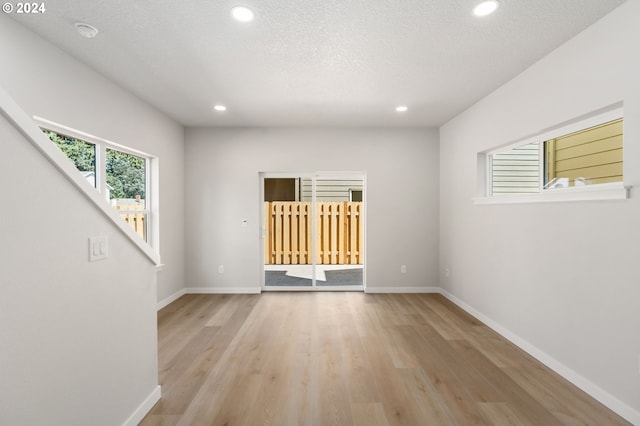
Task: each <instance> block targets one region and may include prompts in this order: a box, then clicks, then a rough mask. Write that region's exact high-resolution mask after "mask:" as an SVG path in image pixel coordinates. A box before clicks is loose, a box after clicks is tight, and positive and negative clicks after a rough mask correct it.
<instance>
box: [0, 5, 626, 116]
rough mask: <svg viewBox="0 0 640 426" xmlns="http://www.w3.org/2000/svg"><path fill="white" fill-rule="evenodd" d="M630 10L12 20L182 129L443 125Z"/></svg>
mask: <svg viewBox="0 0 640 426" xmlns="http://www.w3.org/2000/svg"><path fill="white" fill-rule="evenodd" d="M623 2H624V0H501V7H500V8H499V9H498V11H497V12H496V13H495V14H494V15H491V16H488V17H485V18H477V17H475V16H473V15H472V8H473V6H474V5H475V4H477V3H478V0H269V1H259V0H188V1H181V0H54V1H47V2H45V5H46V7H47V10H46V12H45V13H44V14H41V15H17V14H15V13H14V14H11V17H12V18H13V19H15V20H17V21H19V22H21V23H22V24H23V25H25V26H26V27H28V28H29V29H31V30H33V31H34V32H36V33H38V34H40V35H41V36H43V37H44V38H46V39H48V40H50V41H51V42H53V43H54V44H56V45H58V46H59V47H60V48H62V49H63V50H65V51H67V52H68V53H70V54H71V55H73V56H74V57H76V58H78V59H79V60H80V61H82V62H84V63H86V64H87V65H89V66H90V67H92V68H94V69H95V70H97V71H99V72H100V73H102V74H103V75H105V76H106V77H108V78H109V79H111V80H113V81H115V82H117V83H118V84H120V85H121V86H123V87H125V88H126V89H128V90H129V91H131V92H133V93H135V94H136V95H137V96H139V97H140V98H142V99H144V100H146V101H147V102H149V103H150V104H152V105H154V106H156V107H157V108H158V109H160V110H161V111H164V112H165V113H166V114H167V115H169V116H170V117H173V118H174V119H175V120H177V121H179V122H180V123H182V124H183V125H185V126H439V125H441V124H444V123H445V122H446V121H447V120H449V119H450V118H452V117H454V116H455V115H457V114H458V113H460V112H462V111H463V110H465V109H466V108H468V107H469V106H471V105H472V104H473V103H475V102H477V101H478V100H480V99H481V98H482V97H484V96H486V95H487V94H489V93H490V92H491V91H493V90H494V89H496V88H497V87H499V86H501V85H502V84H504V83H505V82H507V81H508V80H510V79H512V78H513V77H515V76H516V75H517V74H518V73H520V72H521V71H523V70H524V69H525V68H527V67H528V66H530V65H531V64H533V63H534V62H536V61H538V60H539V59H541V58H542V57H543V56H544V55H546V54H547V53H549V52H550V51H552V50H553V49H555V48H556V47H558V46H559V45H561V44H562V43H564V42H565V41H567V40H568V39H570V38H571V37H572V36H574V35H575V34H577V33H578V32H580V31H581V30H583V29H584V28H586V27H587V26H589V25H590V24H592V23H593V22H595V21H596V20H597V19H599V18H600V17H602V16H603V15H605V14H606V13H608V12H609V11H611V10H613V9H614V8H615V7H617V6H618V5H620V4H622V3H623ZM238 4H242V5H246V6H249V7H251V8H252V9H253V10H254V11H255V14H256V19H255V20H254V21H253V22H251V23H248V24H242V23H239V22H236V21H234V20H233V19H232V18H231V16H230V10H231V8H232V7H233V6H236V5H238ZM78 21H81V22H86V23H88V24H91V25H93V26H95V27H97V28H98V29H99V30H100V33H99V34H98V36H97V37H96V38H94V39H85V38H81V37H80V36H79V35H78V34H77V32H76V31H75V28H74V26H73V24H74V23H75V22H78ZM216 103H221V104H224V105H226V106H227V107H228V110H227V111H225V112H223V113H219V112H214V111H213V108H212V107H213V105H214V104H216ZM400 104H404V105H407V106H408V107H409V111H408V112H406V113H402V114H400V113H396V112H395V107H396V106H397V105H400Z"/></svg>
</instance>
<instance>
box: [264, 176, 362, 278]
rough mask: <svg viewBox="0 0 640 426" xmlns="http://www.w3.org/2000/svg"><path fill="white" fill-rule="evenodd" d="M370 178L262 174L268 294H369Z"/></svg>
mask: <svg viewBox="0 0 640 426" xmlns="http://www.w3.org/2000/svg"><path fill="white" fill-rule="evenodd" d="M365 178H366V176H365V174H364V173H361V172H344V173H324V172H323V173H320V172H316V173H261V174H260V187H261V200H260V201H261V203H260V205H261V208H262V215H261V217H262V239H261V241H260V244H261V249H262V254H263V256H262V261H261V263H262V272H263V273H262V274H261V275H262V288H263V289H264V290H275V291H277V290H286V291H292V290H357V291H362V290H364V288H365V252H364V247H365V221H366V215H365V199H366V192H365V181H366V179H365Z"/></svg>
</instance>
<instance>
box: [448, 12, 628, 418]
mask: <svg viewBox="0 0 640 426" xmlns="http://www.w3.org/2000/svg"><path fill="white" fill-rule="evenodd" d="M639 16H640V2H637V1H628V2H626V3H625V4H623V5H622V6H621V7H620V8H619V9H617V10H615V11H614V12H612V13H611V14H610V15H608V16H606V17H605V18H603V19H602V20H601V21H599V22H598V23H596V24H595V25H593V26H592V27H590V28H588V29H587V30H586V31H584V32H583V33H582V34H580V35H578V36H577V37H576V38H574V39H573V40H571V41H569V42H568V43H566V44H565V45H564V46H562V47H560V48H559V49H557V50H556V51H554V52H553V53H551V54H550V55H548V56H547V57H545V58H544V59H542V60H541V61H540V62H538V63H537V64H535V65H534V66H532V67H531V68H530V69H528V70H527V71H525V72H524V73H523V74H521V75H520V76H518V77H517V78H515V79H514V80H512V81H511V82H509V83H508V84H506V85H504V86H503V87H501V88H500V89H499V90H497V91H496V92H494V93H493V94H491V95H490V96H488V97H487V98H485V99H484V100H482V101H481V102H479V103H478V104H476V105H475V106H473V107H472V108H470V109H469V110H467V111H466V112H464V113H463V114H461V115H460V116H458V117H456V118H455V119H453V120H452V121H451V122H449V123H447V124H446V125H445V126H443V127H442V128H441V131H440V138H441V163H440V170H441V174H440V177H441V192H440V194H441V196H440V200H441V205H440V225H441V228H440V232H441V246H440V283H441V286H442V287H443V288H444V289H445V290H446V291H448V292H450V293H452V294H453V295H454V296H456V297H458V298H459V299H461V300H462V301H463V302H464V303H466V304H468V305H470V306H471V307H472V308H473V309H475V310H477V311H479V312H481V313H483V314H484V315H486V316H487V317H488V318H490V319H492V320H493V321H495V322H497V323H498V324H499V325H500V326H502V327H504V328H505V329H506V330H509V331H510V332H512V333H514V334H515V335H517V336H519V337H520V338H521V339H523V340H524V341H527V342H529V343H530V344H532V345H534V346H535V347H536V348H537V349H539V350H540V351H542V353H544V354H546V355H548V356H550V357H551V358H552V359H554V360H555V361H557V362H559V363H560V364H562V365H564V366H565V367H567V368H568V369H569V370H572V371H573V372H574V373H577V375H579V376H582V378H584V379H585V380H584V383H587V386H586V387H591V390H593V391H594V392H595V393H598V394H599V395H600V396H601V397H603V399H607V398H609V397H611V398H610V399H609V400H608V402H609V403H610V405H612V406H615V408H617V409H618V410H619V411H620V412H624V413H625V415H626V416H627V418H629V419H631V420H633V421H634V422H636V424H640V414H639V412H640V372H639V371H638V368H639V367H638V366H639V358H640V268H639V267H638V260H639V259H640V221H639V218H640V191H639V190H638V188H640V78H639V77H638V76H640V55H639V54H638V46H640V25H638V17H639ZM619 101H623V102H624V110H625V123H624V133H625V134H624V151H625V153H624V161H625V165H624V166H625V167H624V173H625V183H626V184H628V185H633V186H635V189H634V190H632V194H631V199H629V200H625V201H599V202H573V203H550V204H521V205H480V206H475V205H474V204H473V202H472V198H473V197H474V196H475V195H476V188H477V185H476V177H477V175H476V154H477V153H478V152H479V151H483V150H486V149H489V148H492V147H495V146H498V145H501V144H504V143H507V142H511V141H515V140H517V139H519V138H523V137H525V136H528V135H531V134H534V133H536V132H539V131H541V130H542V129H545V128H549V127H552V126H555V125H557V124H559V123H562V122H564V121H566V120H570V119H572V118H574V117H578V116H580V115H582V114H585V113H589V112H591V111H594V110H597V109H599V108H602V107H605V106H607V105H611V104H614V103H616V102H619ZM445 268H449V269H450V271H451V275H450V277H448V278H447V277H446V276H445V274H444V270H445ZM567 371H568V370H567ZM591 385H593V386H591Z"/></svg>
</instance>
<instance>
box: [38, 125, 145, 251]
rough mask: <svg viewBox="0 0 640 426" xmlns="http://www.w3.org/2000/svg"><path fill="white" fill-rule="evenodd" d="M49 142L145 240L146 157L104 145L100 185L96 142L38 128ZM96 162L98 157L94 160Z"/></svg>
mask: <svg viewBox="0 0 640 426" xmlns="http://www.w3.org/2000/svg"><path fill="white" fill-rule="evenodd" d="M42 131H43V132H44V133H45V134H46V135H47V136H48V137H49V139H51V141H52V142H53V143H55V144H56V146H57V147H58V148H59V149H60V150H61V151H62V152H63V153H64V154H65V155H66V156H67V158H69V159H70V160H71V161H72V162H73V164H75V166H76V168H77V169H78V170H79V171H80V173H82V175H83V176H84V178H85V179H87V181H89V183H91V184H92V185H93V186H94V187H96V188H101V189H100V191H101V192H102V193H103V194H104V195H105V198H106V199H107V200H109V202H110V203H111V205H112V206H113V207H114V208H115V209H116V210H119V211H120V214H121V216H122V217H123V218H124V220H125V221H126V222H127V223H129V224H130V225H131V226H132V227H133V229H134V230H135V231H136V232H137V233H138V234H139V235H140V236H141V237H142V238H143V239H145V240H146V234H147V232H146V223H147V216H148V211H147V206H146V187H147V182H146V175H147V171H146V167H147V160H146V159H145V158H143V157H139V156H136V155H133V154H129V153H126V152H123V151H119V150H117V149H113V148H108V147H106V148H105V149H104V150H103V151H101V152H103V154H102V156H103V157H104V159H103V160H102V161H103V162H102V163H101V165H102V166H103V167H104V170H105V171H106V176H105V178H106V179H104V180H103V181H102V185H98V181H97V180H96V175H97V174H96V169H100V168H99V167H98V165H97V163H96V158H100V156H99V155H98V154H97V150H98V149H99V148H98V145H96V144H93V143H90V142H87V141H83V140H81V139H76V138H73V137H70V136H66V135H63V134H60V133H57V132H54V131H51V130H47V129H42ZM98 161H100V160H98Z"/></svg>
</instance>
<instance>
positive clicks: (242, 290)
mask: <svg viewBox="0 0 640 426" xmlns="http://www.w3.org/2000/svg"><path fill="white" fill-rule="evenodd" d="M260 293H261V289H260V287H187V288H186V289H185V294H260Z"/></svg>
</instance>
